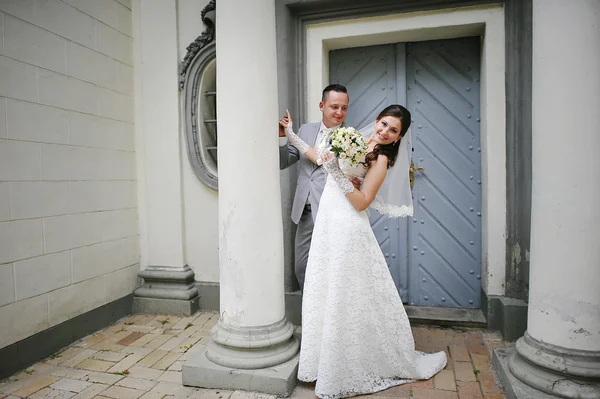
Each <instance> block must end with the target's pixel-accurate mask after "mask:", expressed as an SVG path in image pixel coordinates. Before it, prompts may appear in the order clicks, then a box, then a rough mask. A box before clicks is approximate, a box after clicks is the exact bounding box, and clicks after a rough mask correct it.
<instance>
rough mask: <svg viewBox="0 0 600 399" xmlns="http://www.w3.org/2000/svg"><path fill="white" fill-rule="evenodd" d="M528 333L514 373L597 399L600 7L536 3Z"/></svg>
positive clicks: (589, 0) (589, 2)
mask: <svg viewBox="0 0 600 399" xmlns="http://www.w3.org/2000/svg"><path fill="white" fill-rule="evenodd" d="M532 102H533V110H532V111H533V137H532V139H533V154H532V155H533V163H532V167H533V170H532V172H533V176H532V180H533V182H532V209H531V272H530V273H531V274H530V293H529V309H528V329H527V332H526V333H525V336H524V337H522V338H520V339H519V340H518V341H517V345H516V349H517V351H516V352H515V353H513V355H512V357H511V358H510V360H509V366H510V370H511V371H512V373H513V375H514V376H516V377H517V378H518V379H519V380H521V381H522V382H524V383H525V384H527V385H529V386H531V387H534V388H536V389H538V390H541V391H544V392H547V393H550V394H553V395H556V396H560V397H566V398H600V241H599V238H598V237H600V155H599V154H598V152H599V151H600V1H598V0H578V1H564V0H533V101H532Z"/></svg>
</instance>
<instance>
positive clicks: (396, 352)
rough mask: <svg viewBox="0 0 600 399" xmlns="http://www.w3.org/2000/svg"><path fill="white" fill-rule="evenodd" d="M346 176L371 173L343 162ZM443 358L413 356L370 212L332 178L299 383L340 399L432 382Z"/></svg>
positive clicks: (306, 300)
mask: <svg viewBox="0 0 600 399" xmlns="http://www.w3.org/2000/svg"><path fill="white" fill-rule="evenodd" d="M340 167H341V169H342V171H343V172H344V174H345V175H346V176H347V177H348V176H356V177H359V178H364V175H365V173H366V169H365V168H364V167H363V166H362V165H361V164H359V165H357V166H355V167H352V166H350V165H349V164H348V163H347V162H344V161H342V162H340ZM445 365H446V354H445V353H444V352H439V353H434V354H424V353H421V352H418V351H415V345H414V340H413V336H412V331H411V328H410V324H409V320H408V317H407V316H406V312H405V310H404V306H403V305H402V301H401V299H400V296H399V295H398V292H397V290H396V286H395V284H394V281H393V280H392V276H391V275H390V272H389V269H388V266H387V264H386V262H385V258H384V256H383V254H382V252H381V249H380V248H379V245H378V243H377V239H376V238H375V235H374V234H373V230H372V229H371V225H370V224H369V217H368V215H367V212H366V211H363V212H358V211H356V210H355V209H354V207H353V206H352V204H351V203H350V201H349V200H348V199H347V198H346V196H345V195H344V194H343V193H342V191H341V190H340V188H339V187H338V185H337V183H336V182H335V181H334V180H333V178H332V177H331V176H328V178H327V183H326V184H325V189H324V191H323V195H322V197H321V201H320V205H319V213H318V215H317V219H316V223H315V227H314V231H313V237H312V244H311V248H310V253H309V257H308V266H307V269H306V280H305V284H304V292H303V303H302V346H301V349H300V366H299V369H298V379H299V380H301V381H306V382H311V381H315V380H316V381H317V383H316V389H315V393H316V395H317V396H318V397H320V398H342V397H349V396H354V395H360V394H366V393H373V392H378V391H381V390H384V389H386V388H389V387H392V386H396V385H400V384H404V383H407V382H411V381H412V380H417V379H429V378H431V377H432V376H434V375H435V374H436V373H437V372H438V371H440V370H442V369H443V368H444V367H445Z"/></svg>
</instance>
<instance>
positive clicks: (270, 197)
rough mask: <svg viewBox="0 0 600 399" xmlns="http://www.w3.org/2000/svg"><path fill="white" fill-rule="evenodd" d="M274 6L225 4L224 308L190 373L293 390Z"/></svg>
mask: <svg viewBox="0 0 600 399" xmlns="http://www.w3.org/2000/svg"><path fill="white" fill-rule="evenodd" d="M274 7H275V4H274V1H273V0H254V1H245V0H238V1H233V0H224V1H220V2H218V4H217V13H216V16H217V19H216V46H217V130H218V158H219V267H220V292H221V309H220V310H221V318H220V320H219V323H218V324H217V325H216V326H215V328H214V329H213V331H212V332H211V341H210V342H209V344H208V345H207V350H206V351H205V352H202V353H199V354H197V355H196V356H195V357H193V358H192V359H190V360H188V361H187V362H186V364H185V365H184V367H183V383H184V384H185V385H194V386H200V387H205V388H228V389H244V390H250V391H259V392H265V393H271V394H277V395H284V396H285V395H287V394H289V393H290V392H291V390H292V389H293V387H294V385H295V383H296V373H297V365H298V356H297V353H298V348H299V342H298V340H297V338H296V337H295V336H294V335H293V332H294V326H293V325H292V324H291V323H290V322H288V321H287V320H286V318H285V303H284V300H285V298H284V275H283V273H284V270H283V266H284V258H283V225H282V213H281V191H280V182H279V158H278V137H277V134H276V129H275V128H276V124H277V121H278V119H279V116H278V106H277V103H278V101H277V62H276V48H275V9H274ZM232 369H235V371H232Z"/></svg>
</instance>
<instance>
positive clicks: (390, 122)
mask: <svg viewBox="0 0 600 399" xmlns="http://www.w3.org/2000/svg"><path fill="white" fill-rule="evenodd" d="M401 128H402V122H401V121H400V119H399V118H396V117H395V116H384V117H382V118H381V119H379V120H378V121H377V123H376V124H375V133H374V134H373V141H374V142H375V143H376V144H380V145H387V144H391V143H394V142H396V141H398V140H399V139H400V131H401Z"/></svg>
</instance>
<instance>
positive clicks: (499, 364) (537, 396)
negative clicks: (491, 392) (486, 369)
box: [492, 348, 556, 399]
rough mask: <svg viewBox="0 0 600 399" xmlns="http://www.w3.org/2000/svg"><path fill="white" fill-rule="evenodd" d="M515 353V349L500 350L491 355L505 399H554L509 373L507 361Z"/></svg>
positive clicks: (552, 396)
mask: <svg viewBox="0 0 600 399" xmlns="http://www.w3.org/2000/svg"><path fill="white" fill-rule="evenodd" d="M516 352H517V350H516V349H515V348H502V349H494V352H493V354H492V366H493V367H494V370H495V371H496V373H497V374H498V378H499V380H500V385H502V388H503V389H504V394H505V395H506V399H556V396H554V395H550V394H547V393H545V392H542V391H538V390H537V389H535V388H532V387H530V386H529V385H527V384H525V383H524V382H522V381H521V380H519V379H518V378H517V377H515V376H514V375H513V374H512V373H511V372H510V368H509V367H508V359H510V357H511V356H512V354H513V353H516Z"/></svg>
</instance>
